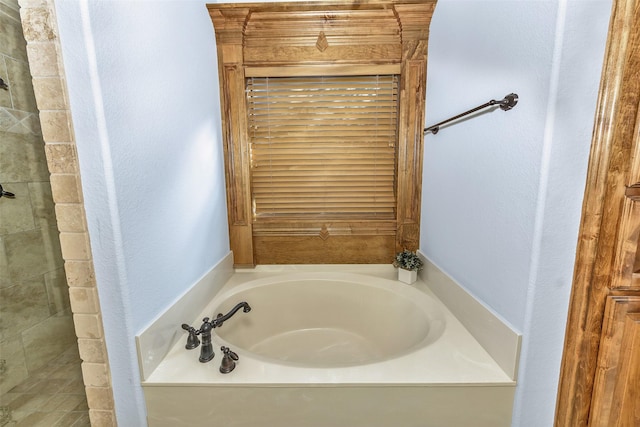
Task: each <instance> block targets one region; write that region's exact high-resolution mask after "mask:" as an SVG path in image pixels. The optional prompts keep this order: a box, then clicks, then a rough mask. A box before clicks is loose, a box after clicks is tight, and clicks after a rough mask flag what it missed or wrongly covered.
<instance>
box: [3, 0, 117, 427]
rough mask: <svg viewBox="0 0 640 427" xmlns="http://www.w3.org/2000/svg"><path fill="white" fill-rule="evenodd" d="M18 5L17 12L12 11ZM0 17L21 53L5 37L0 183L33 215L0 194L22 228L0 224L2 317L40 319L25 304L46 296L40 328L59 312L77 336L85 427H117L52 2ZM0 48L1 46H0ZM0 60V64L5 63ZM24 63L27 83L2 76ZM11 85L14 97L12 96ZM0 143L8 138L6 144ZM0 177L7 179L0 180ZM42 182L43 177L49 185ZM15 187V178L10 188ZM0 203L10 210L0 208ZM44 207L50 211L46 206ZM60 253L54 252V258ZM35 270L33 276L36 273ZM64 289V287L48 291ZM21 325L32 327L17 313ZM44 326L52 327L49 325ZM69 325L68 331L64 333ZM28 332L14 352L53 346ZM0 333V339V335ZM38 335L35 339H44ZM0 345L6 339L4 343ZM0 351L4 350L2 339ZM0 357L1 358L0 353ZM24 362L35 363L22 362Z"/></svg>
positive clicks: (22, 1)
mask: <svg viewBox="0 0 640 427" xmlns="http://www.w3.org/2000/svg"><path fill="white" fill-rule="evenodd" d="M17 3H19V7H18V4H17ZM18 10H19V14H16V12H17V11H18ZM0 16H1V17H2V19H6V18H7V17H8V19H7V20H6V21H4V20H3V21H0V27H1V28H2V31H1V33H3V34H5V33H6V34H13V33H18V32H19V31H20V21H21V23H22V32H23V34H24V39H26V52H27V55H26V57H25V55H24V47H25V46H24V39H23V40H22V41H20V40H17V41H15V42H11V43H7V44H6V47H3V48H2V49H1V50H2V52H1V55H2V61H1V62H0V77H2V78H3V79H4V80H5V81H6V80H8V82H9V84H10V89H11V91H10V92H9V93H7V92H5V91H3V90H2V89H0V126H2V128H1V130H0V132H2V143H0V183H2V184H3V185H4V182H7V184H6V186H7V188H6V190H7V191H12V192H14V193H16V195H20V196H19V197H16V199H13V200H9V201H10V202H16V201H18V202H19V199H20V198H22V197H25V198H26V197H28V198H29V200H30V203H31V216H32V217H33V220H32V222H33V226H31V225H30V224H31V222H30V221H31V220H30V219H29V218H30V215H29V214H28V213H29V208H28V206H27V205H26V202H25V201H23V203H12V205H11V206H8V203H4V202H5V201H7V200H1V199H0V224H5V217H6V218H9V214H11V217H12V218H13V219H12V220H11V221H13V222H14V223H15V224H14V225H12V226H13V227H18V228H19V229H20V230H21V231H20V232H19V233H16V234H20V235H21V239H22V241H21V242H18V241H17V239H18V237H7V236H5V235H3V234H2V230H0V241H1V244H0V292H4V293H6V295H7V296H6V297H5V295H4V294H2V295H0V300H1V301H4V300H5V298H7V297H10V298H12V299H13V300H14V301H15V302H16V303H15V304H12V305H7V308H6V309H5V308H2V310H6V311H7V313H9V312H12V311H14V309H13V308H11V307H17V306H19V305H22V306H25V307H27V311H26V312H25V313H29V315H30V316H35V317H36V318H40V317H42V316H44V313H45V311H44V310H43V309H37V308H34V307H35V304H34V303H33V302H34V301H35V300H36V299H39V300H40V301H42V302H44V301H45V300H46V301H47V306H48V309H49V313H54V312H55V313H56V314H55V315H52V316H50V317H49V320H48V321H47V322H45V323H46V324H47V327H51V328H53V327H55V326H57V324H56V322H55V321H52V320H51V319H52V318H55V319H58V318H59V319H61V320H60V322H62V321H63V320H62V319H64V321H65V322H67V325H68V324H71V325H72V327H71V328H70V329H71V331H72V332H71V336H69V339H73V340H76V337H77V344H78V350H79V353H80V357H81V359H82V376H83V382H84V385H85V391H86V398H87V404H88V407H89V418H90V421H91V425H92V426H94V427H101V426H109V427H111V426H115V425H116V424H117V423H116V420H115V412H114V401H113V391H112V388H111V374H110V369H109V364H108V357H107V351H106V346H105V342H104V333H103V328H102V318H101V311H100V310H101V309H100V303H99V301H98V293H97V288H96V280H95V277H94V269H93V259H92V256H91V249H90V244H89V234H88V230H87V225H86V218H85V212H84V205H83V195H82V189H81V186H80V174H79V168H78V159H77V155H76V146H75V140H74V137H73V131H72V129H73V127H72V125H71V115H70V111H69V108H68V98H67V95H66V85H65V79H64V71H63V69H62V66H61V64H62V61H61V58H60V54H59V52H60V46H59V42H58V37H57V27H56V20H55V8H54V2H53V0H19V1H18V0H0ZM5 28H6V29H7V30H6V31H5ZM3 44H4V43H0V46H2V45H3ZM20 45H21V46H20ZM5 50H6V51H7V52H5ZM18 50H22V52H23V53H22V54H20V53H14V52H17V51H18ZM12 61H13V62H12ZM7 63H8V64H9V65H6V64H7ZM27 66H28V67H29V69H30V72H31V76H32V81H28V80H29V79H28V78H27V79H25V81H24V82H21V81H20V80H19V78H18V77H15V79H17V80H16V81H13V80H12V77H11V76H13V75H14V70H15V69H16V68H20V67H23V69H24V68H26V67H27ZM12 67H13V68H12ZM26 75H27V76H28V75H29V73H28V72H27V73H26ZM5 77H6V79H5ZM23 83H24V87H23V86H22V85H23ZM27 83H28V84H27ZM14 91H16V92H20V93H16V94H14V93H13V92H14ZM27 92H30V93H29V97H30V98H31V101H29V103H28V104H27V105H28V106H27V105H22V104H20V103H21V102H23V103H24V102H26V101H23V98H22V95H23V94H24V97H25V98H26V97H27ZM34 95H35V102H34V101H33V96H34ZM18 107H19V108H18ZM38 110H39V111H40V113H39V118H40V126H41V131H40V129H39V128H38V124H37V120H34V118H35V117H34V116H35V115H36V114H37V111H38ZM10 130H11V132H10ZM5 135H7V136H5ZM18 135H19V136H18ZM14 138H15V139H17V138H24V139H21V141H22V143H19V142H14ZM5 140H6V141H8V142H7V143H5ZM36 140H37V142H36ZM43 140H44V143H45V144H44V146H43V144H42V141H43ZM18 144H22V146H23V147H27V150H24V151H23V152H22V153H18V152H15V150H13V149H12V148H11V147H15V146H16V145H18ZM4 159H6V160H4ZM18 164H22V166H19V165H18ZM47 169H48V170H47ZM2 171H5V172H2ZM3 173H4V174H6V176H3V175H2V174H3ZM10 174H12V175H10ZM19 174H23V175H25V174H28V175H29V179H32V180H31V181H24V180H23V178H22V177H19V176H18V175H19ZM49 174H50V175H49ZM47 180H49V181H50V187H49V186H48V185H49V182H46V181H47ZM9 183H11V189H9ZM45 183H46V185H45ZM14 184H16V186H15V187H14ZM26 191H28V193H27V192H26ZM27 194H28V196H27ZM23 195H24V196H23ZM45 206H46V207H48V208H51V207H53V206H55V216H56V217H57V229H56V221H55V219H54V218H53V214H51V213H49V214H45V213H44V212H45V208H44V207H45ZM3 209H5V210H8V211H11V212H3ZM16 212H19V213H16ZM48 212H51V209H49V210H48ZM0 228H1V226H0ZM58 230H59V234H58ZM38 241H40V242H42V244H43V245H44V247H45V248H48V249H51V251H52V252H55V253H57V254H58V255H56V256H55V257H54V256H50V255H45V253H44V252H43V251H41V250H40V249H36V242H38ZM46 252H47V253H48V252H49V251H46ZM60 252H61V254H62V256H60V255H59V254H60ZM18 254H19V256H18ZM18 258H19V259H20V261H17V262H15V266H13V265H14V261H15V260H17V259H18ZM8 261H12V262H11V265H12V267H9V262H8ZM62 267H64V268H62ZM1 272H4V273H1ZM36 272H37V273H38V274H37V276H35V277H36V278H33V282H34V283H32V277H31V276H30V275H31V274H33V275H35V273H36ZM27 276H28V277H27ZM39 276H41V277H42V279H38V278H37V277H39ZM65 276H66V281H65ZM14 279H19V280H20V281H21V283H26V285H25V286H28V289H29V290H28V291H26V292H23V289H20V290H18V289H15V290H14V291H13V293H14V294H15V295H11V291H10V290H9V289H10V288H12V286H11V284H12V283H13V282H11V281H13V280H14ZM63 289H64V291H65V292H57V291H62V290H63ZM3 307H4V306H3ZM69 309H70V310H69ZM19 317H20V318H21V319H23V318H24V316H19ZM5 318H6V315H5V312H4V311H3V312H0V334H4V333H7V334H8V333H9V331H11V332H10V333H11V334H14V331H15V329H16V327H15V326H11V327H9V326H8V325H5V322H4V319H5ZM22 322H23V323H26V324H31V322H29V321H26V320H24V319H23V320H22ZM49 323H51V325H50V326H49ZM74 326H75V334H73V327H74ZM28 330H30V331H31V334H27V336H28V337H29V338H30V340H28V343H31V346H32V347H29V350H30V351H28V352H27V351H24V349H25V348H27V347H25V346H27V345H29V344H22V349H23V351H22V352H23V353H38V351H36V350H39V348H40V346H43V347H49V346H52V347H53V346H55V345H56V343H55V342H51V341H52V339H51V338H50V336H52V335H49V334H43V332H44V331H45V329H44V328H37V327H36V328H31V329H28ZM14 335H15V334H14ZM0 339H4V335H0ZM66 339H67V337H66V336H65V337H62V338H59V340H60V341H64V340H66ZM38 340H44V342H43V341H38ZM6 341H7V342H9V340H8V339H7V340H6ZM11 343H12V344H11V345H8V346H7V348H14V349H16V350H15V352H18V353H19V352H20V351H19V349H20V344H19V343H18V341H17V340H16V339H13V341H11ZM35 343H38V345H37V347H34V345H35ZM2 348H3V349H4V348H5V346H4V344H3V346H2ZM3 351H4V350H3ZM7 354H8V353H7ZM7 357H9V356H7ZM2 358H5V357H4V356H2ZM30 359H34V361H29V360H30ZM38 363H40V362H38V358H37V357H36V356H35V355H33V356H31V355H29V356H27V361H26V362H25V363H24V364H25V369H28V368H29V364H32V365H34V366H35V365H37V364H38ZM8 365H9V362H7V363H6V366H8ZM0 369H1V368H0ZM6 372H8V368H6V369H5V374H6Z"/></svg>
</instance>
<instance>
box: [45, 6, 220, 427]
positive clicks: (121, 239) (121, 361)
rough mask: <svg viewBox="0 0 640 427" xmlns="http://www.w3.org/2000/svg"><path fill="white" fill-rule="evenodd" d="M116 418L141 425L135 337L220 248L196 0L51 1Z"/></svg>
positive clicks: (207, 63)
mask: <svg viewBox="0 0 640 427" xmlns="http://www.w3.org/2000/svg"><path fill="white" fill-rule="evenodd" d="M56 9H57V16H58V24H59V28H60V40H61V44H62V56H63V59H64V66H65V70H66V77H67V84H68V88H69V100H70V105H71V111H72V116H73V122H74V132H75V137H76V143H77V151H78V157H79V164H80V171H81V175H82V189H83V193H84V201H85V209H86V213H87V223H88V227H89V232H90V236H91V252H92V255H93V259H94V264H95V274H96V280H97V282H98V290H99V296H100V304H101V307H102V319H103V320H104V330H105V338H106V342H107V350H108V353H109V362H110V368H111V379H112V384H113V389H114V396H115V408H116V413H117V418H118V423H119V425H121V426H129V425H131V426H139V425H144V423H145V414H144V402H143V399H142V391H141V388H140V380H139V373H138V365H137V356H136V351H135V345H134V337H135V335H136V334H137V333H139V332H140V331H141V330H143V329H144V328H145V327H146V326H147V324H148V323H150V322H151V321H152V320H154V319H155V318H156V316H158V315H159V314H160V313H162V312H163V311H164V310H166V309H167V308H168V307H170V306H171V305H172V304H173V302H174V301H175V300H176V299H177V298H178V297H180V296H181V295H182V294H183V293H184V292H186V291H187V290H188V289H189V288H190V287H191V286H192V285H193V284H194V283H196V281H197V280H198V279H199V278H200V277H201V276H202V275H203V274H205V273H206V272H207V271H209V269H211V268H212V267H213V266H214V265H215V264H216V263H217V262H218V261H219V260H220V259H222V258H223V257H224V256H225V255H227V253H228V252H229V242H228V240H229V239H228V232H227V219H226V202H225V185H224V174H223V167H222V146H221V143H220V140H221V135H220V130H219V129H220V112H219V95H218V89H217V88H218V81H217V64H216V61H215V58H216V53H215V52H216V51H215V42H214V34H213V26H212V24H211V21H210V19H209V16H208V14H207V10H206V7H205V2H204V1H164V2H160V3H156V2H137V1H136V2H134V1H131V2H95V1H74V2H56Z"/></svg>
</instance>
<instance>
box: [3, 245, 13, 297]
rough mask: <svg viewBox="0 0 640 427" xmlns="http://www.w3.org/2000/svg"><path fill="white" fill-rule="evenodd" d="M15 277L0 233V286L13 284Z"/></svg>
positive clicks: (4, 286)
mask: <svg viewBox="0 0 640 427" xmlns="http://www.w3.org/2000/svg"><path fill="white" fill-rule="evenodd" d="M13 284H14V283H13V279H12V278H11V274H10V272H9V261H8V260H7V252H6V251H5V249H4V238H3V237H2V235H0V288H6V287H7V286H13Z"/></svg>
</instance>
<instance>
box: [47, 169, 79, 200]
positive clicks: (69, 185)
mask: <svg viewBox="0 0 640 427" xmlns="http://www.w3.org/2000/svg"><path fill="white" fill-rule="evenodd" d="M51 191H52V193H53V201H54V202H56V203H80V202H81V200H82V196H81V194H82V193H81V191H82V190H81V188H80V183H79V180H78V177H77V176H76V175H71V174H57V173H54V174H52V175H51Z"/></svg>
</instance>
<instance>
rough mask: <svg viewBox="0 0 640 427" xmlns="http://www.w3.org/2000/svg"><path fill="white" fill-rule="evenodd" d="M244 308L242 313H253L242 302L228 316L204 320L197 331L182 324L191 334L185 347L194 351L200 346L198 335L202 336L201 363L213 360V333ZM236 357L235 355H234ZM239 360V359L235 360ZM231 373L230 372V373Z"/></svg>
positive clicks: (219, 315)
mask: <svg viewBox="0 0 640 427" xmlns="http://www.w3.org/2000/svg"><path fill="white" fill-rule="evenodd" d="M241 308H242V311H244V312H245V313H248V312H250V311H251V307H250V306H249V304H247V303H246V302H244V301H243V302H241V303H239V304H237V305H236V306H235V307H233V308H232V309H231V311H229V312H228V313H227V314H225V315H223V314H222V313H220V314H218V316H217V317H216V318H215V319H213V320H209V318H208V317H205V318H204V319H202V326H200V329H195V328H194V327H193V326H189V325H187V324H186V323H183V324H182V329H184V330H185V331H187V332H189V337H188V338H187V344H186V345H185V346H184V348H186V349H187V350H193V349H194V348H196V347H198V345H200V340H199V339H198V335H202V347H201V348H200V359H198V360H200V362H202V363H206V362H208V361H210V360H211V359H213V356H215V354H214V353H213V344H212V343H211V331H212V330H213V329H215V328H219V327H220V326H222V324H223V323H224V322H226V321H227V320H229V319H230V318H231V316H233V315H234V314H236V312H237V311H238V310H240V309H241ZM234 355H235V353H234ZM236 357H237V356H236ZM235 360H238V359H235ZM229 372H230V371H229Z"/></svg>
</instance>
